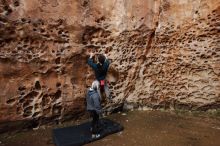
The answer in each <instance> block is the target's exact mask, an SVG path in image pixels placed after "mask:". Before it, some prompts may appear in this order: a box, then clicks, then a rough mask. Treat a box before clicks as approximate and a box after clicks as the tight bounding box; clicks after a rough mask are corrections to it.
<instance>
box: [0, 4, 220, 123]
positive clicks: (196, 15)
mask: <svg viewBox="0 0 220 146" xmlns="http://www.w3.org/2000/svg"><path fill="white" fill-rule="evenodd" d="M219 36H220V0H105V1H103V0H59V1H58V0H1V1H0V91H1V92H0V121H1V122H5V121H14V120H34V121H37V122H38V124H40V123H42V122H45V121H51V120H53V121H54V120H55V121H62V120H66V119H69V118H72V117H76V116H77V115H79V114H80V113H82V112H83V111H85V93H86V89H87V88H88V86H89V85H90V84H91V82H92V81H93V80H94V74H93V72H92V70H91V69H90V68H89V67H88V65H86V60H87V58H88V54H89V52H96V53H104V52H105V53H107V54H108V56H109V58H110V60H111V66H110V70H109V74H108V81H109V82H110V83H109V86H110V90H111V92H112V96H113V97H114V99H113V103H111V104H108V105H106V107H107V109H108V110H111V108H110V107H118V106H120V105H123V104H124V107H125V108H133V107H149V108H165V109H168V108H171V109H173V108H175V109H176V108H177V109H179V108H181V109H182V108H183V109H190V110H194V109H196V110H207V109H217V108H220V45H219V44H220V37H219ZM108 107H109V108H108Z"/></svg>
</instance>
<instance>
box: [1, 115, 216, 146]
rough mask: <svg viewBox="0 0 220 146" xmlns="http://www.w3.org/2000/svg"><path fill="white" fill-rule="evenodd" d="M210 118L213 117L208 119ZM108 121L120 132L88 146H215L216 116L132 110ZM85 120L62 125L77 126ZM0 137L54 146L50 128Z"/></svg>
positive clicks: (7, 144) (4, 142)
mask: <svg viewBox="0 0 220 146" xmlns="http://www.w3.org/2000/svg"><path fill="white" fill-rule="evenodd" d="M210 115H213V116H210ZM108 118H110V119H113V120H115V121H118V122H120V123H121V124H122V125H123V126H124V128H125V129H124V131H123V132H120V133H117V134H114V135H111V136H108V137H105V138H103V139H101V140H99V141H96V142H93V143H90V144H88V146H101V145H105V146H116V145H118V146H146V145H148V146H155V145H157V146H170V145H172V146H198V145H199V146H219V145H220V139H219V135H220V119H219V115H218V113H217V114H215V115H214V114H211V113H209V114H207V113H205V114H204V113H194V112H193V113H189V112H186V113H185V112H184V113H183V112H164V111H132V112H128V113H117V114H113V115H111V116H109V117H108ZM83 121H85V119H84V120H83V119H82V120H80V121H75V122H69V123H65V124H63V125H62V126H68V125H73V124H78V123H80V122H83ZM54 127H57V126H51V127H47V128H46V129H44V128H40V129H39V130H31V131H26V132H20V133H16V134H15V133H14V134H9V133H6V134H3V135H0V141H1V142H0V146H15V145H18V146H30V145H31V146H54V144H53V141H52V138H51V130H52V128H54Z"/></svg>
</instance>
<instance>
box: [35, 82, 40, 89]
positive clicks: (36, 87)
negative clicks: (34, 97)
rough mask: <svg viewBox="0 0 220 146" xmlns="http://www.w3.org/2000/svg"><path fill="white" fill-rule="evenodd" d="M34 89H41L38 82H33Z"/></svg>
mask: <svg viewBox="0 0 220 146" xmlns="http://www.w3.org/2000/svg"><path fill="white" fill-rule="evenodd" d="M35 89H37V90H40V89H41V85H40V82H39V81H36V82H35Z"/></svg>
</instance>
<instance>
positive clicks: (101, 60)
mask: <svg viewBox="0 0 220 146" xmlns="http://www.w3.org/2000/svg"><path fill="white" fill-rule="evenodd" d="M98 61H99V63H101V64H104V62H105V56H104V55H103V54H99V55H98Z"/></svg>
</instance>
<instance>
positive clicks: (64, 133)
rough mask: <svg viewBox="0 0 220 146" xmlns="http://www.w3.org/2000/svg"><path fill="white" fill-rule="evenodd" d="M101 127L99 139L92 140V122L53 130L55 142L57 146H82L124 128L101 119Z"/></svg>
mask: <svg viewBox="0 0 220 146" xmlns="http://www.w3.org/2000/svg"><path fill="white" fill-rule="evenodd" d="M100 126H101V131H100V137H99V138H92V134H91V132H90V127H91V122H86V123H83V124H81V125H76V126H71V127H65V128H57V129H53V141H54V143H55V145H56V146H82V145H84V144H87V143H90V142H93V141H95V140H98V139H101V138H104V137H105V136H107V135H110V134H113V133H116V132H120V131H122V130H123V126H121V125H120V124H119V123H117V122H114V121H112V120H109V119H101V120H100Z"/></svg>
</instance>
